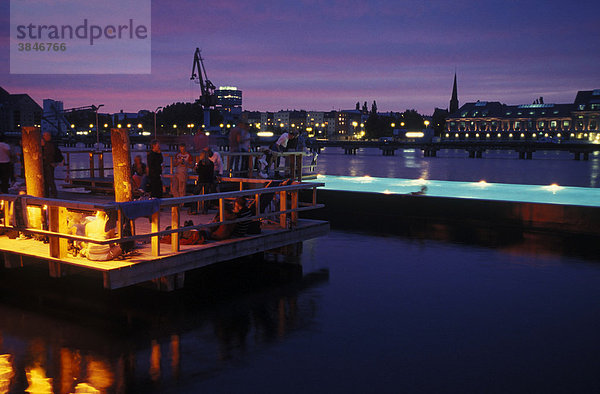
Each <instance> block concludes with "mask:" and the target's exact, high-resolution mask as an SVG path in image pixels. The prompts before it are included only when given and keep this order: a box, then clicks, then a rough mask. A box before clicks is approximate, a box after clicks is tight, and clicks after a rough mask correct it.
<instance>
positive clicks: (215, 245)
mask: <svg viewBox="0 0 600 394" xmlns="http://www.w3.org/2000/svg"><path fill="white" fill-rule="evenodd" d="M235 184H236V185H239V188H240V190H238V191H233V192H223V193H214V194H207V195H195V196H187V197H180V198H166V199H161V200H155V201H156V202H158V204H157V206H160V208H159V209H158V210H155V211H153V212H151V214H150V215H148V216H144V217H139V218H137V219H133V221H131V222H130V223H132V224H133V228H134V232H133V235H124V231H123V226H124V224H125V222H127V221H128V220H129V219H127V216H126V215H127V209H131V208H132V207H133V208H136V205H139V206H140V207H141V206H142V205H144V204H145V206H146V207H147V206H148V201H152V200H146V201H137V202H136V201H134V202H131V203H124V204H129V205H128V206H125V205H122V204H119V203H115V202H113V201H110V200H109V199H108V198H106V197H101V196H91V195H86V194H78V193H69V196H70V198H69V199H68V200H66V199H65V200H57V199H43V198H34V197H30V196H21V197H18V196H14V195H1V196H0V201H1V204H2V213H3V214H4V215H3V217H4V218H5V220H4V221H3V226H0V229H2V230H4V232H5V235H1V236H0V253H1V255H2V256H3V258H4V265H5V267H7V268H18V267H23V266H26V265H40V264H46V265H47V266H48V270H49V274H50V276H52V277H63V276H66V275H69V274H75V273H78V274H90V275H96V276H98V277H101V278H102V282H103V285H104V287H105V288H106V289H118V288H122V287H126V286H131V285H136V284H140V283H144V282H151V283H152V282H153V283H154V284H155V285H156V287H157V288H159V289H161V290H173V289H176V288H180V287H182V286H183V282H184V275H185V272H186V271H190V270H193V269H196V268H201V267H205V266H207V265H211V264H216V263H219V262H223V261H229V260H232V259H236V258H240V257H244V256H250V255H254V254H256V253H262V252H269V251H276V252H280V253H291V254H293V253H297V252H298V249H299V248H298V245H299V244H300V243H302V242H303V241H305V240H308V239H311V238H315V237H319V236H323V235H325V234H327V232H328V231H329V223H328V222H326V221H322V220H310V219H300V218H299V213H300V212H303V211H307V210H311V209H316V208H320V207H322V206H321V205H320V204H317V202H316V189H317V187H319V186H321V185H322V184H317V183H296V184H293V185H288V186H277V187H262V186H265V185H266V182H264V183H263V184H261V183H260V182H259V181H257V180H249V182H248V183H245V182H244V181H243V180H236V182H235ZM245 187H249V188H247V189H245ZM300 191H307V192H308V191H311V193H312V194H311V195H312V196H313V197H312V201H309V202H302V201H300V200H299V192H300ZM63 196H64V194H63ZM240 196H243V197H246V198H248V199H249V200H251V201H253V204H254V205H253V207H254V208H253V209H254V211H253V213H254V215H253V216H252V217H251V218H248V219H244V220H260V221H261V222H262V229H261V233H260V234H256V235H247V236H244V237H238V238H229V239H225V240H221V241H214V240H207V241H205V242H204V243H202V244H199V245H184V244H182V243H181V239H180V235H181V233H182V232H184V231H195V230H202V229H204V228H206V227H207V226H208V224H209V222H211V220H213V219H214V217H215V216H216V218H217V219H216V222H212V223H211V226H218V225H235V224H236V223H238V222H240V221H242V219H231V218H230V219H229V220H227V219H226V217H225V214H224V213H225V207H226V204H227V201H229V200H232V199H235V198H236V197H240ZM267 199H268V200H271V199H272V200H273V201H272V203H271V207H273V206H274V207H275V208H273V209H271V210H270V211H265V210H264V209H263V208H264V204H261V200H267ZM209 201H217V202H218V208H217V210H216V211H213V213H212V214H210V215H189V214H188V213H187V212H186V211H184V210H183V209H182V208H181V206H182V205H183V204H200V203H208V202H209ZM137 208H139V207H137ZM20 209H21V210H22V211H23V212H25V211H29V210H32V209H33V210H37V211H38V212H41V216H42V218H43V220H42V222H43V225H42V226H36V225H35V224H34V221H33V220H29V219H30V218H29V217H28V221H27V223H25V224H23V223H19V220H18V219H17V216H18V215H16V214H17V212H18V211H19V210H20ZM98 211H104V212H112V214H113V215H112V216H113V217H116V223H115V230H116V235H115V236H114V237H113V238H109V239H102V238H92V237H86V236H83V235H74V234H72V232H71V231H69V226H68V223H67V216H68V215H69V212H78V213H86V214H88V215H93V214H94V213H95V212H98ZM25 216H28V215H25ZM188 220H192V221H193V222H194V224H193V225H188V226H187V227H182V226H181V225H180V223H181V222H186V221H188ZM166 226H171V229H166V228H165V227H166ZM163 228H165V229H164V230H161V229H163ZM7 232H12V233H13V235H14V234H15V233H16V232H20V233H23V234H28V235H33V236H36V237H37V238H40V237H44V238H47V239H48V241H49V242H47V243H44V242H42V241H41V240H36V239H35V238H26V239H23V238H22V237H21V238H19V239H10V238H9V237H8V236H7V235H6V233H7ZM164 237H166V238H170V244H164V243H163V244H161V243H160V238H164ZM140 241H141V242H142V243H141V244H139V243H140ZM70 242H71V243H72V242H87V243H92V244H98V245H116V244H123V243H125V242H137V243H138V245H137V247H136V249H135V251H134V253H132V254H130V255H128V256H127V257H126V258H124V259H119V257H117V258H116V259H112V260H109V261H92V260H89V259H88V258H85V257H73V256H71V255H70V254H69V253H68V247H69V243H70ZM161 249H163V250H162V251H161ZM164 249H168V250H167V251H165V250H164ZM294 251H295V252H294Z"/></svg>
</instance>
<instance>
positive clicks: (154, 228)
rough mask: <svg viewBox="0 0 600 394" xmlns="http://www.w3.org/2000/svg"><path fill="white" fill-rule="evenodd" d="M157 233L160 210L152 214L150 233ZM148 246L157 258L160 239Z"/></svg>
mask: <svg viewBox="0 0 600 394" xmlns="http://www.w3.org/2000/svg"><path fill="white" fill-rule="evenodd" d="M128 145H129V144H128ZM113 146H114V145H113ZM159 231H160V210H159V211H158V212H154V213H153V214H152V226H151V230H150V232H152V233H157V232H159ZM150 244H151V245H150V246H151V249H152V256H153V257H158V256H159V255H160V238H159V237H158V236H154V237H151V241H150Z"/></svg>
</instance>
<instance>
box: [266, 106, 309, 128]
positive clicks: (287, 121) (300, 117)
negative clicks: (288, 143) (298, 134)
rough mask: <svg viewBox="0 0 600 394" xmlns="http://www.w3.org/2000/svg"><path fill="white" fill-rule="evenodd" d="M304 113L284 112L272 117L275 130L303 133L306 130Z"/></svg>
mask: <svg viewBox="0 0 600 394" xmlns="http://www.w3.org/2000/svg"><path fill="white" fill-rule="evenodd" d="M306 116H307V115H306V111H303V110H302V111H297V110H293V111H290V110H286V111H278V112H276V113H275V114H274V115H273V122H274V124H275V128H279V129H281V130H285V131H304V130H305V129H306Z"/></svg>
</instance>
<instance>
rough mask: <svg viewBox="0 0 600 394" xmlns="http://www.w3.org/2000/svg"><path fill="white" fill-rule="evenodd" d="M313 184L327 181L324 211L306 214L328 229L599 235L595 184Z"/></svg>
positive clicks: (343, 179) (346, 180) (335, 179)
mask: <svg viewBox="0 0 600 394" xmlns="http://www.w3.org/2000/svg"><path fill="white" fill-rule="evenodd" d="M317 181H318V182H323V183H325V186H324V188H322V189H321V190H320V192H319V200H318V201H319V203H321V204H324V205H325V209H324V210H323V211H321V212H318V213H315V214H311V217H318V218H325V219H327V220H330V221H331V223H332V224H333V225H334V226H335V225H340V226H344V227H353V228H355V227H357V226H360V227H361V228H362V229H374V230H378V231H382V230H383V231H392V232H395V233H398V232H400V233H432V232H440V231H441V232H447V233H456V234H457V235H460V234H473V233H475V232H480V233H481V232H482V231H484V232H489V233H490V234H495V233H493V231H494V230H500V229H501V230H503V231H505V232H506V230H508V232H512V233H514V234H516V233H520V232H523V231H529V232H540V233H547V234H562V235H569V236H574V237H584V238H585V239H590V238H597V237H598V236H600V189H595V188H583V187H568V186H559V185H518V184H500V183H487V182H484V181H482V182H452V181H435V180H425V179H395V178H376V177H369V176H364V177H347V176H331V175H319V176H318V177H317ZM422 190H423V191H422ZM492 236H493V235H492ZM582 239H583V238H582Z"/></svg>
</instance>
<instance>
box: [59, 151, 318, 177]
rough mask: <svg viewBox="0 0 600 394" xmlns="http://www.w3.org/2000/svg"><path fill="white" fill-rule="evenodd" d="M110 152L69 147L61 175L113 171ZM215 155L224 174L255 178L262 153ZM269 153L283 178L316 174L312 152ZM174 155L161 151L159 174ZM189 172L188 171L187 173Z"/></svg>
mask: <svg viewBox="0 0 600 394" xmlns="http://www.w3.org/2000/svg"><path fill="white" fill-rule="evenodd" d="M110 152H111V151H110V150H94V151H90V150H70V151H65V152H63V156H64V157H65V164H64V165H65V173H66V174H65V178H66V179H67V182H68V181H69V180H71V179H76V178H78V177H80V176H78V175H77V174H81V173H83V174H86V173H87V174H89V175H88V176H89V177H90V178H94V177H96V175H97V176H98V178H104V177H106V176H107V173H108V172H109V171H112V170H113V167H112V161H111V162H110V163H106V162H105V155H106V154H107V153H110ZM131 153H132V154H142V155H145V154H146V153H147V151H145V150H144V151H132V152H131ZM76 154H79V155H83V154H85V155H88V156H89V160H88V161H87V163H89V164H88V165H86V166H84V167H83V168H73V167H72V159H73V157H72V156H73V155H76ZM219 154H220V155H221V157H222V159H223V176H224V177H245V178H258V177H259V176H258V173H257V170H256V168H255V163H256V161H257V160H258V159H259V158H260V156H261V155H262V153H261V152H235V153H234V152H219ZM273 154H274V155H275V157H279V158H281V160H276V161H275V163H277V162H278V161H280V165H279V166H278V167H276V168H275V169H274V171H275V172H276V173H279V174H281V176H282V177H284V178H293V179H295V180H298V181H301V180H302V178H306V177H307V176H308V177H310V176H314V175H316V159H315V157H314V155H313V154H310V153H306V152H281V153H277V152H274V153H273ZM175 155H176V152H163V156H164V163H165V167H166V169H165V174H163V175H167V176H170V175H173V171H174V165H173V163H174V160H175ZM192 155H193V157H194V163H197V162H198V160H199V155H198V154H196V153H194V154H192ZM238 158H239V159H238ZM144 159H145V156H144ZM236 159H237V160H236ZM239 160H246V161H247V164H248V165H247V169H245V170H241V169H238V168H234V165H235V163H236V162H239ZM190 175H192V174H191V173H190ZM84 177H85V175H84Z"/></svg>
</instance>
